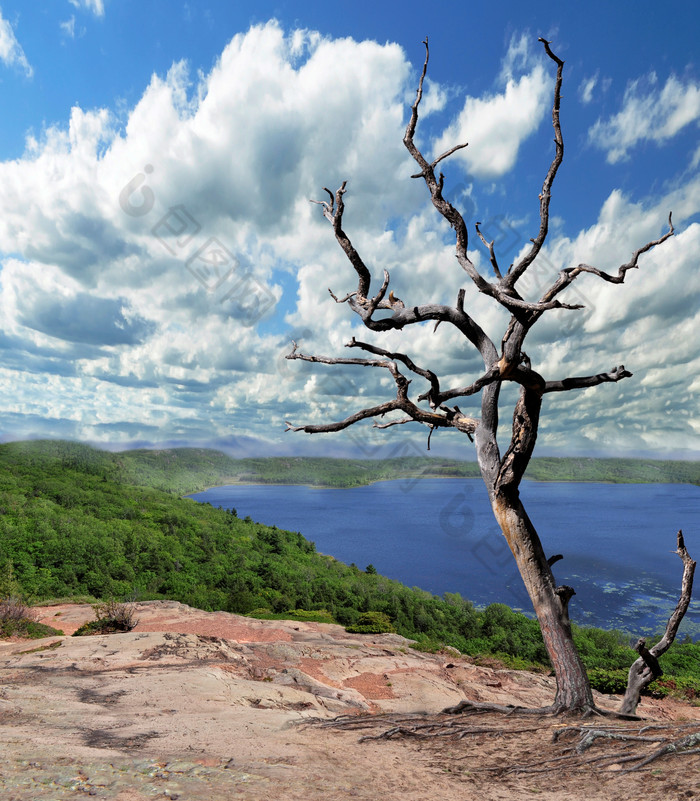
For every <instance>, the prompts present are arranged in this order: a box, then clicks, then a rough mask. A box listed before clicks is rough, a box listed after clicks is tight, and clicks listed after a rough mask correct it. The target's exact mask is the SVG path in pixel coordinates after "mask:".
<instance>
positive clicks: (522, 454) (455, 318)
mask: <svg viewBox="0 0 700 801" xmlns="http://www.w3.org/2000/svg"><path fill="white" fill-rule="evenodd" d="M539 41H541V42H542V44H543V46H544V49H545V52H546V54H547V56H548V57H549V58H550V59H551V60H552V61H553V62H554V64H555V65H556V71H557V74H556V81H555V87H554V103H553V109H552V124H553V126H554V137H555V153H554V157H553V160H552V162H551V165H550V167H549V169H548V171H547V174H546V176H545V179H544V183H543V186H542V191H541V193H540V195H539V230H538V231H537V233H536V235H535V237H534V238H533V239H532V240H531V245H530V246H529V248H528V250H527V252H526V253H525V254H524V255H523V256H522V257H521V258H520V259H519V260H518V261H517V262H515V263H513V264H511V265H510V267H509V268H508V269H507V270H503V269H502V268H501V266H500V264H499V262H498V258H497V254H496V251H495V248H494V243H493V242H488V241H487V240H486V238H485V237H484V235H483V234H482V232H481V230H480V224H479V223H476V224H475V230H476V235H477V237H478V238H479V240H480V241H481V243H482V244H483V246H484V247H485V248H486V250H487V251H488V254H489V261H490V267H491V272H492V275H489V276H488V277H487V276H485V275H483V274H482V272H480V271H479V270H478V269H477V267H476V266H475V264H474V263H473V262H472V260H471V259H470V257H469V254H468V252H467V244H468V232H467V225H466V223H465V221H464V218H463V217H462V214H461V213H460V212H459V211H458V210H457V209H456V208H455V207H454V206H453V205H452V204H451V203H450V202H449V201H448V200H447V199H446V198H445V197H444V195H443V188H444V176H443V175H442V173H439V174H438V175H436V173H435V169H436V167H437V165H438V164H439V163H440V162H441V161H443V160H444V159H446V158H447V157H448V156H450V155H451V154H452V153H454V152H455V151H457V150H459V149H460V148H462V147H466V145H456V146H455V147H452V148H450V149H449V150H447V151H446V152H445V153H443V154H442V155H440V156H438V157H437V158H436V159H434V160H433V161H428V159H426V158H425V156H424V155H423V154H422V153H421V151H420V150H419V149H418V147H417V145H416V144H415V141H414V136H415V132H416V126H417V123H418V110H419V106H420V102H421V97H422V94H423V81H424V79H425V75H426V70H427V67H428V57H429V51H428V41H427V39H426V40H425V42H424V44H425V62H424V64H423V70H422V73H421V77H420V82H419V85H418V91H417V94H416V99H415V102H414V103H413V106H412V109H411V117H410V120H409V123H408V126H407V128H406V133H405V135H404V139H403V141H404V144H405V146H406V148H407V149H408V151H409V153H410V154H411V156H412V157H413V159H414V160H415V161H416V163H417V165H418V168H419V171H418V172H417V174H416V175H414V176H413V177H414V178H422V179H423V181H424V182H425V185H426V187H427V189H428V191H429V193H430V198H431V201H432V204H433V206H434V207H435V209H436V210H437V212H438V213H439V214H440V215H442V217H443V218H444V219H445V220H446V221H447V222H448V223H449V224H450V226H451V227H452V229H454V236H455V240H456V257H457V261H458V263H459V265H460V267H461V268H462V270H464V272H465V273H466V276H467V277H468V278H469V279H470V281H471V283H472V284H473V285H474V286H475V287H476V289H477V290H478V291H479V292H481V293H483V294H485V295H488V296H489V297H490V298H492V299H493V301H494V302H495V303H498V304H500V305H501V306H502V307H503V308H504V309H506V310H507V312H508V313H509V314H510V320H509V323H508V325H507V327H506V329H505V331H504V333H503V338H502V341H501V343H500V347H497V345H496V343H495V342H494V341H493V340H492V339H491V338H490V337H489V336H487V334H486V333H485V331H484V330H483V329H482V328H481V326H480V325H479V324H478V322H477V321H476V320H475V319H474V318H473V317H472V316H471V315H470V314H469V312H468V311H467V310H466V309H465V298H466V290H465V289H460V290H459V293H458V296H457V300H456V303H455V304H454V306H451V305H440V304H426V305H412V304H408V303H404V302H403V301H401V300H399V299H398V298H397V297H395V296H394V293H393V291H389V281H390V279H389V273H388V272H387V271H386V270H384V278H383V281H382V283H381V286H380V287H379V289H378V290H375V291H373V290H372V288H371V275H370V272H369V270H368V268H367V266H366V265H365V263H364V261H363V260H362V257H361V256H360V254H359V253H358V252H357V250H355V248H354V247H353V245H352V242H351V241H350V239H349V238H348V235H347V234H346V233H345V231H344V230H343V215H344V212H345V204H344V199H343V196H344V195H345V191H346V189H345V186H346V184H345V182H344V183H343V184H342V186H341V187H340V189H338V190H337V191H336V192H335V194H334V193H332V192H331V191H330V190H328V189H325V191H326V192H327V193H328V195H329V200H328V201H322V202H320V203H321V205H322V207H323V213H324V215H325V217H326V218H327V219H328V220H329V221H330V223H331V224H332V226H333V231H334V233H335V237H336V239H337V241H338V244H339V245H340V247H341V248H342V249H343V251H344V252H345V254H346V256H347V258H348V260H349V261H350V264H351V265H352V267H353V268H354V269H355V272H356V273H357V278H358V284H357V289H356V290H355V291H354V292H351V293H349V294H348V295H346V296H345V297H342V298H338V297H336V296H335V295H334V294H333V293H332V292H331V295H332V297H333V299H334V300H335V301H336V302H337V303H347V304H348V305H349V306H350V308H351V309H352V311H353V312H355V313H356V314H357V315H359V317H360V319H361V320H362V322H363V323H364V325H365V326H366V327H367V328H368V329H370V330H371V331H378V332H381V331H393V330H397V329H404V328H406V327H407V326H410V325H415V324H420V323H425V322H427V321H434V322H435V327H436V328H437V326H438V325H439V324H440V323H447V324H449V325H451V326H454V327H455V328H456V329H457V330H458V331H460V332H461V334H462V335H463V336H464V338H465V339H466V340H467V341H468V342H469V343H470V344H471V345H472V346H473V347H474V348H476V350H477V351H478V352H479V354H480V357H481V359H482V360H483V365H484V369H483V373H482V375H480V376H479V377H477V378H476V379H475V380H474V381H473V383H471V384H468V385H466V386H450V387H444V386H443V384H442V382H441V380H440V377H439V376H438V375H437V374H436V373H435V372H434V371H433V370H430V369H429V368H425V367H421V366H419V365H417V364H416V363H415V362H414V361H413V360H412V359H411V358H410V357H409V356H408V355H407V354H405V353H399V352H395V351H389V350H384V349H382V348H379V347H376V346H375V345H372V344H369V343H367V342H360V341H358V340H356V339H355V338H353V339H352V341H351V342H349V343H348V344H347V347H350V348H353V349H356V350H358V351H362V352H364V354H367V355H365V356H363V357H357V358H336V357H320V356H311V355H305V354H303V353H301V352H300V351H299V349H298V347H297V345H296V343H295V344H294V348H293V350H292V352H291V353H290V354H289V355H288V356H287V358H288V359H301V360H304V361H308V362H322V363H324V364H356V365H360V366H363V367H374V368H379V369H382V370H387V371H388V373H389V374H390V375H391V376H392V378H393V380H394V382H395V384H396V396H395V397H394V398H393V399H392V400H389V401H387V402H385V403H382V404H380V405H377V406H373V407H371V408H366V409H362V410H360V411H358V412H356V413H355V414H352V415H350V416H349V417H347V418H346V419H345V420H341V421H338V422H334V423H328V424H325V425H302V426H294V425H292V424H291V423H288V424H287V426H288V427H287V430H294V431H305V432H307V433H310V434H315V433H320V432H333V431H341V430H343V429H345V428H347V427H348V426H350V425H352V424H353V423H357V422H359V421H361V420H371V419H373V418H378V417H382V416H384V415H386V414H388V413H390V412H398V413H400V416H399V417H392V418H390V419H389V420H388V421H387V422H375V426H378V427H384V428H386V427H389V426H393V425H400V424H403V423H407V422H418V423H422V424H423V425H425V426H427V427H428V428H429V429H430V432H431V433H432V431H433V430H435V429H438V428H450V429H456V430H457V431H460V432H461V433H463V434H466V435H467V437H469V439H470V440H473V441H474V443H475V445H476V455H477V459H478V463H479V467H480V470H481V475H482V477H483V479H484V482H485V484H486V487H487V490H488V495H489V499H490V502H491V506H492V509H493V513H494V515H495V517H496V520H497V521H498V524H499V526H500V528H501V531H502V532H503V535H504V536H505V538H506V540H507V541H508V545H509V546H510V549H511V551H512V552H513V556H514V557H515V560H516V562H517V565H518V569H519V571H520V574H521V576H522V578H523V581H524V583H525V586H526V588H527V591H528V594H529V596H530V598H531V600H532V604H533V607H534V610H535V614H536V615H537V619H538V621H539V623H540V626H541V629H542V636H543V638H544V642H545V645H546V648H547V652H548V654H549V657H550V659H551V662H552V666H553V668H554V672H555V675H556V679H557V693H556V698H555V700H554V704H553V705H552V707H551V710H552V711H555V712H559V711H566V710H570V711H582V712H588V711H590V710H592V709H593V708H594V703H593V696H592V693H591V688H590V684H589V681H588V677H587V675H586V671H585V669H584V667H583V664H582V662H581V659H580V658H579V655H578V653H577V651H576V648H575V646H574V642H573V639H572V634H571V624H570V621H569V612H568V605H569V600H570V599H571V596H572V595H573V594H574V590H573V589H572V588H571V587H568V586H564V585H559V584H558V583H557V582H556V580H555V578H554V576H553V574H552V568H551V563H552V562H553V560H551V559H550V560H548V558H547V555H546V554H545V552H544V549H543V547H542V544H541V542H540V539H539V536H538V535H537V532H536V531H535V528H534V526H533V524H532V523H531V521H530V518H529V517H528V515H527V513H526V511H525V509H524V507H523V504H522V503H521V500H520V494H519V485H520V482H521V479H522V477H523V474H524V472H525V469H526V467H527V465H528V462H529V461H530V457H531V456H532V452H533V449H534V447H535V442H536V439H537V430H538V422H539V416H540V408H541V405H542V400H543V398H544V396H545V395H547V394H549V393H552V392H568V391H572V390H576V389H584V388H588V387H594V386H597V385H598V384H603V383H606V382H616V381H620V380H622V379H624V378H629V377H630V376H631V373H630V372H629V371H627V370H626V369H625V368H624V367H623V366H622V365H620V366H619V367H613V368H612V370H610V371H609V372H603V373H598V374H597V375H590V376H581V377H570V378H564V379H559V380H547V379H545V378H544V377H543V376H542V375H540V373H538V372H537V371H536V370H535V369H533V367H532V365H531V363H530V359H529V358H528V356H527V355H526V353H525V351H524V350H523V347H524V343H525V338H526V336H527V334H528V332H529V331H530V329H531V328H532V327H533V325H535V323H536V322H537V321H538V320H539V319H540V318H541V317H542V316H543V315H544V314H546V313H547V312H550V311H552V310H555V309H565V310H569V311H572V312H573V311H574V310H576V309H580V308H582V306H581V305H579V304H570V303H566V302H564V301H562V300H560V295H561V293H562V292H563V291H564V290H565V289H566V288H567V287H569V286H570V285H571V284H572V283H573V282H574V281H575V280H576V279H577V278H579V277H580V276H581V275H583V274H589V275H592V276H595V277H596V278H599V279H602V280H603V281H607V282H609V283H612V284H621V283H623V282H624V281H625V278H626V277H627V273H628V272H629V271H630V270H633V269H635V268H636V267H638V262H639V258H640V256H641V255H642V254H644V253H646V252H647V251H649V250H651V249H652V248H654V247H657V246H658V245H660V244H661V243H662V242H664V241H665V240H666V239H668V238H669V237H670V236H672V235H673V226H672V223H671V217H670V215H669V230H668V232H667V233H665V234H664V235H663V236H661V237H660V238H659V239H656V240H654V241H651V242H647V244H645V245H643V246H642V247H640V248H639V249H638V250H636V251H635V252H634V253H633V254H632V257H631V259H630V260H629V261H628V262H627V263H626V264H623V265H621V266H620V267H619V268H618V270H617V272H616V273H608V272H604V271H603V270H601V269H598V268H597V267H592V266H590V265H588V264H579V265H578V266H575V267H564V268H563V269H562V270H561V271H560V272H559V274H558V277H556V279H554V280H553V283H552V284H551V286H549V287H548V289H547V290H546V291H545V292H544V294H542V296H541V297H540V298H539V299H537V300H534V301H533V300H527V299H525V298H524V297H523V296H522V295H521V294H520V292H519V291H518V281H519V280H520V279H521V278H522V277H523V276H524V275H525V274H526V272H527V270H528V268H530V267H531V265H532V264H533V262H534V261H535V259H536V258H537V256H538V254H539V253H540V251H541V249H542V246H543V245H544V243H545V240H546V238H547V232H548V228H549V205H550V198H551V191H552V185H553V183H554V179H555V177H556V175H557V171H558V169H559V166H560V164H561V162H562V158H563V156H564V141H563V138H562V132H561V126H560V123H559V106H560V99H561V85H562V74H563V67H564V62H563V61H562V60H561V59H560V58H558V57H557V56H556V55H555V54H554V53H553V52H552V50H551V49H550V43H549V42H547V41H545V40H544V39H540V40H539ZM316 202H318V201H316ZM329 291H330V290H329ZM380 310H381V311H382V314H381V315H378V314H376V313H377V312H379V311H380ZM386 310H388V311H389V312H391V314H387V312H386ZM402 371H403V372H402ZM405 373H408V374H412V375H413V377H414V378H416V377H417V378H419V379H422V380H423V381H424V382H425V384H426V388H425V391H423V392H422V393H421V394H419V395H417V397H411V395H410V394H409V388H410V384H411V380H409V378H407V376H406V374H405ZM506 381H509V382H513V383H514V384H517V385H518V386H519V396H518V400H517V402H516V403H515V408H514V410H513V426H512V436H511V440H510V443H509V444H508V446H507V448H506V449H505V452H504V453H501V449H500V447H499V444H498V441H497V437H496V434H497V428H498V411H499V410H498V403H499V395H500V390H501V387H502V386H503V384H504V382H506ZM479 393H480V395H481V415H480V417H479V418H478V419H477V418H475V417H472V416H470V415H468V414H464V413H463V412H462V411H461V410H460V408H459V406H456V405H448V404H449V403H450V402H454V401H455V400H456V399H457V398H465V397H471V396H475V395H477V394H479Z"/></svg>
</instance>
